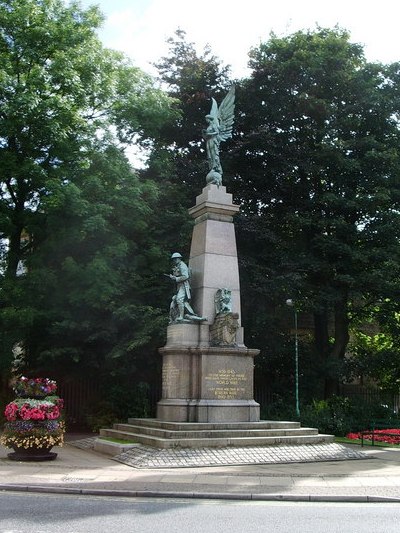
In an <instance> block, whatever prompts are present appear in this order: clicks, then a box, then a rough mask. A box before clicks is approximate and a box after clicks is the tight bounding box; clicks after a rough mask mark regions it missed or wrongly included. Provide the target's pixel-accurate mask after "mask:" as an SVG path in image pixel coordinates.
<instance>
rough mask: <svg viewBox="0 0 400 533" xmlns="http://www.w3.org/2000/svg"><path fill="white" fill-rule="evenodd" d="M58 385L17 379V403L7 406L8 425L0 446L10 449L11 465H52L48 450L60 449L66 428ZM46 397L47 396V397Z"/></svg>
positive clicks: (37, 380)
mask: <svg viewBox="0 0 400 533" xmlns="http://www.w3.org/2000/svg"><path fill="white" fill-rule="evenodd" d="M56 389H57V385H56V382H55V381H52V380H49V379H47V378H30V379H28V378H24V377H22V378H20V379H19V380H17V381H16V384H15V387H14V391H15V393H16V396H17V397H16V399H15V400H13V401H12V402H10V403H8V404H7V405H6V408H5V411H4V414H5V417H6V420H7V422H6V423H5V424H4V430H3V433H2V435H1V436H0V444H2V445H3V446H6V447H7V448H12V449H13V450H14V452H13V453H9V454H8V458H9V459H11V460H12V461H52V460H54V459H55V458H56V457H57V454H56V453H54V452H51V451H50V450H51V449H52V448H53V446H62V445H63V440H64V432H65V426H64V422H63V420H62V417H61V411H62V407H63V400H62V399H61V398H59V397H58V396H56V395H55V392H56ZM46 394H47V395H46Z"/></svg>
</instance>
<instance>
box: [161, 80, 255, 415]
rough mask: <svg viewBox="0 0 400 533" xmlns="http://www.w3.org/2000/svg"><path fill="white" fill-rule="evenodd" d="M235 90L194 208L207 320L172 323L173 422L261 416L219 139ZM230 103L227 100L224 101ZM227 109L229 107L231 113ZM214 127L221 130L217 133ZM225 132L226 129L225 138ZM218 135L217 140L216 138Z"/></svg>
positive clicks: (165, 374) (167, 356)
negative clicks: (246, 336)
mask: <svg viewBox="0 0 400 533" xmlns="http://www.w3.org/2000/svg"><path fill="white" fill-rule="evenodd" d="M232 98H233V100H234V92H233V91H232V90H231V91H230V92H229V93H228V95H227V96H226V97H225V100H224V101H223V102H222V104H221V108H220V109H219V110H218V107H217V105H216V102H215V100H213V107H212V109H211V112H210V115H207V117H208V120H209V123H210V124H209V126H208V128H207V130H206V131H205V136H206V139H208V143H207V154H208V159H209V166H210V171H209V173H208V175H207V185H206V187H204V189H203V191H202V193H201V194H200V195H199V196H197V198H196V205H195V206H193V207H192V208H191V209H189V214H190V215H191V216H192V217H193V218H194V222H195V225H194V229H193V235H192V243H191V251H190V259H189V269H190V271H191V279H190V284H191V290H192V293H193V298H192V302H191V305H192V306H193V309H194V310H195V312H196V314H197V315H198V316H200V317H203V318H204V320H202V321H199V320H195V321H190V317H189V319H188V320H187V321H183V322H175V323H171V324H170V325H169V326H168V330H167V343H166V345H165V346H164V347H163V348H161V349H160V353H161V355H162V357H163V370H162V380H163V381H162V399H161V400H160V401H159V402H158V406H157V418H158V419H160V420H163V421H173V422H202V423H223V422H225V423H226V422H228V423H230V422H232V423H234V422H257V421H259V419H260V408H259V405H258V404H257V403H256V402H255V401H254V397H253V373H254V357H255V356H256V355H257V354H258V353H259V350H254V349H248V348H246V346H245V345H244V342H243V338H244V335H243V328H242V326H241V307H240V278H239V266H238V256H237V248H236V237H235V227H234V222H233V217H234V215H235V214H236V213H238V211H239V207H238V206H237V205H235V204H234V203H233V202H232V195H231V194H228V193H227V192H226V188H225V187H224V186H223V185H222V181H221V177H222V169H221V166H220V163H219V142H220V141H221V140H225V138H227V137H226V132H227V131H228V133H229V124H230V126H232V123H233V107H234V106H233V101H232ZM224 105H225V107H224ZM224 113H225V115H224ZM214 131H219V132H220V134H219V137H218V135H217V136H216V137H215V136H214ZM221 132H225V138H224V137H223V135H222V133H221ZM215 138H216V140H215Z"/></svg>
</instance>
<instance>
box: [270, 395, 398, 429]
mask: <svg viewBox="0 0 400 533" xmlns="http://www.w3.org/2000/svg"><path fill="white" fill-rule="evenodd" d="M300 415H301V416H300V422H301V425H302V426H303V427H312V428H317V429H318V430H319V432H320V433H327V434H330V435H332V434H333V435H336V436H345V435H346V434H348V433H350V432H357V431H361V430H363V429H368V428H369V427H370V426H371V423H372V422H373V421H374V420H385V421H387V423H388V424H389V425H390V423H391V422H395V421H397V423H398V421H399V418H398V416H397V415H395V413H393V411H392V410H391V409H390V408H389V407H388V406H386V405H382V404H380V403H370V402H365V400H362V399H349V398H347V397H343V396H332V397H331V398H329V399H328V400H313V401H311V402H309V403H304V404H303V405H302V406H301V409H300ZM262 418H263V419H264V420H295V419H296V413H295V409H294V403H293V402H292V403H291V404H288V402H287V399H285V400H284V399H283V398H282V397H279V396H276V397H275V399H274V401H273V402H272V403H271V404H270V405H269V406H268V407H267V408H264V409H263V413H262Z"/></svg>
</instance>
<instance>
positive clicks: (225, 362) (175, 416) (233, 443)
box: [95, 87, 359, 467]
mask: <svg viewBox="0 0 400 533" xmlns="http://www.w3.org/2000/svg"><path fill="white" fill-rule="evenodd" d="M234 108H235V89H234V87H232V88H231V89H230V91H229V92H228V93H227V95H226V96H225V98H224V99H223V101H222V103H221V104H220V106H219V107H218V105H217V102H216V101H215V99H212V105H211V111H210V113H209V114H208V115H207V116H206V121H207V127H206V129H205V130H204V132H203V133H204V138H205V142H206V149H207V161H208V174H207V176H206V185H205V187H204V188H203V190H202V192H201V193H200V194H199V195H198V196H197V198H196V204H195V205H194V206H193V207H191V208H190V209H189V214H190V216H191V217H193V219H194V228H193V234H192V241H191V250H190V257H189V261H188V264H186V262H185V259H184V258H183V257H182V255H181V253H180V252H179V251H173V253H172V254H171V273H170V274H167V275H166V276H167V277H168V278H170V280H172V281H173V282H174V283H175V294H174V295H173V297H172V300H171V303H170V308H169V325H168V328H167V342H166V345H165V346H164V347H162V348H160V349H159V352H160V354H161V357H162V398H161V399H160V401H159V402H158V404H157V417H156V418H155V419H144V418H142V419H140V418H131V419H129V420H128V423H127V424H114V426H113V429H102V430H100V436H105V437H118V438H122V439H131V440H135V441H136V442H138V443H139V447H136V448H132V449H130V450H129V449H128V450H127V447H125V448H124V449H123V453H122V454H120V455H119V456H118V455H117V456H116V457H115V458H116V460H119V461H121V462H124V463H126V464H129V465H131V466H135V467H139V466H141V467H146V466H147V467H156V466H163V467H173V466H190V465H191V466H196V465H199V466H200V465H204V464H208V465H213V464H220V463H221V461H223V462H224V464H226V463H227V462H228V463H229V464H243V463H257V462H258V463H265V462H288V461H289V462H290V461H302V460H307V461H310V460H311V461H312V460H332V459H335V460H338V459H349V458H359V457H358V456H357V457H356V455H357V454H355V453H353V455H352V453H351V452H350V451H348V450H347V449H346V448H344V447H343V446H341V445H338V444H334V443H333V438H334V437H333V436H332V435H322V434H319V433H318V430H317V429H315V428H303V427H301V425H300V422H298V421H293V422H291V421H260V406H259V404H258V403H257V402H256V401H255V400H254V391H253V374H254V358H255V357H256V356H257V355H258V353H259V350H258V349H254V348H248V347H246V346H245V344H244V332H243V327H242V325H241V305H240V276H239V266H238V255H237V248H236V238H235V227H234V215H235V214H236V213H238V212H239V206H237V205H235V204H234V203H233V201H232V195H231V194H229V193H228V192H227V191H226V187H225V186H224V185H223V184H222V176H223V172H222V167H221V163H220V157H219V154H220V143H221V142H223V141H225V140H226V139H228V138H229V137H231V136H232V128H233V123H234ZM105 446H106V444H105V443H104V442H101V438H100V439H99V442H98V443H97V449H98V451H105ZM108 446H109V445H108ZM136 446H138V445H136ZM233 448H234V449H235V450H236V455H235V458H233V456H231V455H229V456H226V455H224V453H225V454H226V453H228V452H227V450H229V449H233ZM95 449H96V447H95ZM114 449H115V447H114ZM277 449H279V451H278V452H277V451H276V450H277ZM288 449H290V451H287V450H288ZM157 450H158V452H157ZM185 450H191V452H187V451H185ZM205 450H213V451H212V455H210V454H211V452H210V451H209V452H207V454H206V456H204V453H205ZM237 450H241V452H240V453H239V452H238V451H237ZM294 450H300V451H299V452H298V453H297V452H296V451H294ZM167 451H169V454H167V455H166V454H165V453H163V452H167ZM108 453H111V454H114V455H115V453H113V452H110V451H108ZM238 453H239V455H238ZM157 454H158V455H157ZM180 454H181V455H180ZM188 454H189V455H188ZM221 454H222V455H221ZM240 454H241V455H240ZM351 455H352V457H350V456H351ZM204 457H206V458H205V459H204ZM221 457H223V458H221ZM199 458H200V459H199ZM188 461H189V462H188ZM190 461H192V463H191V462H190Z"/></svg>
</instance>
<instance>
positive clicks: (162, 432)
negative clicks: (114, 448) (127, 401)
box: [113, 424, 318, 439]
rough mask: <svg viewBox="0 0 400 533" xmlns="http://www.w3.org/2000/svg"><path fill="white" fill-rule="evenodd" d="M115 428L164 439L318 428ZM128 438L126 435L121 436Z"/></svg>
mask: <svg viewBox="0 0 400 533" xmlns="http://www.w3.org/2000/svg"><path fill="white" fill-rule="evenodd" d="M113 429H114V430H117V431H120V432H121V434H126V435H129V434H130V433H135V434H138V433H139V434H141V433H145V434H146V435H150V436H154V437H159V438H164V439H178V438H180V439H188V438H215V437H217V438H228V437H278V436H281V435H283V436H290V435H293V436H296V435H298V434H300V435H316V434H317V433H318V430H317V429H315V428H300V427H295V428H282V429H279V428H275V429H258V428H254V429H249V428H246V429H231V430H230V429H226V428H224V429H220V428H218V429H208V428H207V429H203V430H198V429H197V428H196V429H193V430H188V429H187V428H185V430H180V431H175V430H169V429H163V428H156V427H145V426H137V425H133V424H114V425H113ZM121 438H126V437H121Z"/></svg>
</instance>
